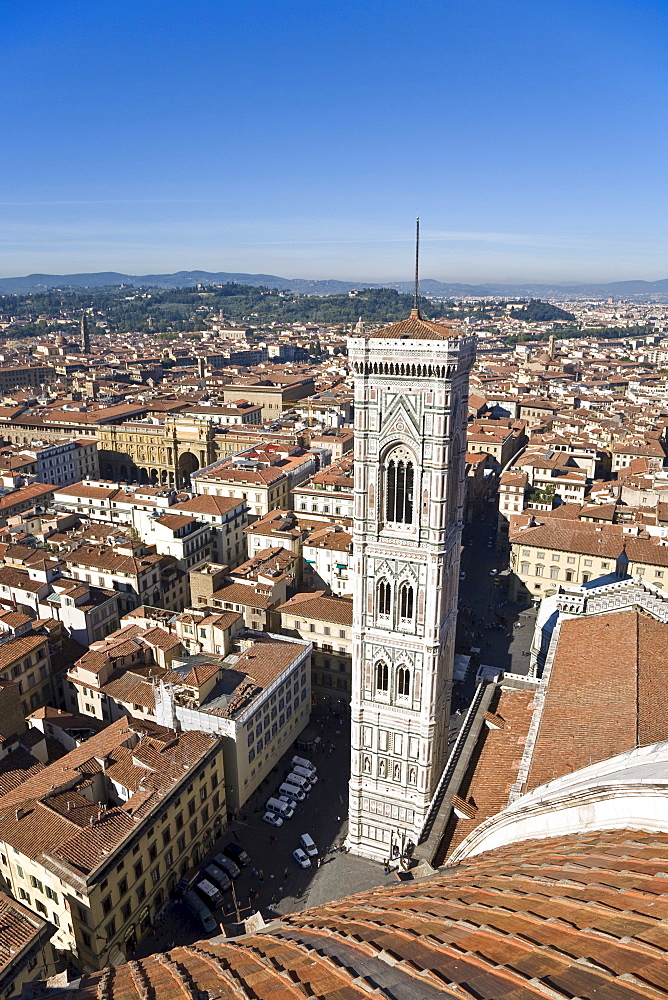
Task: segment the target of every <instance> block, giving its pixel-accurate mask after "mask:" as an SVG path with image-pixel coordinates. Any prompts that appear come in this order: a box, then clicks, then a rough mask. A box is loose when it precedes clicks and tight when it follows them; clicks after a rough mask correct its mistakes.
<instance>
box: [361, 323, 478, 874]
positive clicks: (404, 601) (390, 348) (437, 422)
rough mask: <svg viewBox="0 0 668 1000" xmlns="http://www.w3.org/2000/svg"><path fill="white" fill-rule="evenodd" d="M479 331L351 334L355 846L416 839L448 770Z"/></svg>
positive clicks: (410, 326) (382, 847)
mask: <svg viewBox="0 0 668 1000" xmlns="http://www.w3.org/2000/svg"><path fill="white" fill-rule="evenodd" d="M474 355H475V339H474V337H472V336H460V335H459V334H458V331H456V330H454V329H453V328H451V327H447V326H444V325H442V324H439V323H432V322H428V321H425V320H423V319H422V318H421V316H420V313H419V311H418V310H413V312H412V314H411V317H410V319H407V320H403V321H402V322H400V323H395V324H393V325H392V326H389V327H386V328H385V329H383V330H380V331H378V332H376V333H374V334H369V335H365V334H364V332H363V331H359V335H357V336H355V337H352V338H351V339H350V340H349V356H350V361H351V365H352V370H353V372H354V376H355V487H354V493H355V510H354V540H353V545H354V573H355V591H354V616H353V636H354V640H353V642H354V645H353V680H352V760H351V779H350V817H349V833H348V845H349V848H350V850H351V851H352V852H354V853H356V854H361V855H365V856H367V857H370V858H375V859H378V860H384V859H387V858H390V857H396V856H397V855H399V854H402V853H403V852H404V851H405V850H406V849H407V848H408V849H410V844H411V843H412V844H416V843H417V840H418V837H419V834H420V831H421V829H422V827H423V824H424V822H425V818H426V816H427V813H428V811H429V806H430V803H431V800H432V798H433V795H434V792H435V790H436V787H437V784H438V781H439V778H440V776H441V773H442V771H443V768H444V764H445V759H446V750H447V733H448V713H449V706H450V692H451V685H452V664H453V656H454V643H455V622H456V614H457V588H458V577H459V550H460V536H461V526H462V514H463V504H464V492H465V489H464V455H465V452H466V421H467V397H468V378H469V371H470V368H471V365H472V363H473V360H474Z"/></svg>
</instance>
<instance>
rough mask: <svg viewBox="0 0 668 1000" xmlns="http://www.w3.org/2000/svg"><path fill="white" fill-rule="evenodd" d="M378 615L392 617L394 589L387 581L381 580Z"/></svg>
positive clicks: (378, 592)
mask: <svg viewBox="0 0 668 1000" xmlns="http://www.w3.org/2000/svg"><path fill="white" fill-rule="evenodd" d="M377 595H378V596H377V599H378V614H379V615H388V616H389V615H390V613H391V606H392V605H391V602H392V588H391V587H390V584H389V583H388V582H387V580H381V581H380V583H379V584H378V590H377Z"/></svg>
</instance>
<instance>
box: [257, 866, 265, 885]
mask: <svg viewBox="0 0 668 1000" xmlns="http://www.w3.org/2000/svg"><path fill="white" fill-rule="evenodd" d="M258 875H259V876H260V882H264V872H263V871H262V869H261V868H260V870H259V872H258Z"/></svg>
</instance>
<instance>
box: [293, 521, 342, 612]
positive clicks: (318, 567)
mask: <svg viewBox="0 0 668 1000" xmlns="http://www.w3.org/2000/svg"><path fill="white" fill-rule="evenodd" d="M302 559H303V582H304V586H305V587H312V588H313V589H314V590H320V589H322V588H323V587H324V588H325V589H326V590H328V591H331V593H332V594H337V595H339V596H343V595H344V594H349V595H351V594H352V592H353V580H352V574H353V538H352V534H351V533H350V532H348V531H345V530H344V529H343V528H342V526H341V525H340V524H331V525H330V524H326V525H321V526H320V527H318V528H316V529H315V530H314V531H311V532H310V533H309V535H308V536H307V537H306V538H305V539H304V542H303V546H302Z"/></svg>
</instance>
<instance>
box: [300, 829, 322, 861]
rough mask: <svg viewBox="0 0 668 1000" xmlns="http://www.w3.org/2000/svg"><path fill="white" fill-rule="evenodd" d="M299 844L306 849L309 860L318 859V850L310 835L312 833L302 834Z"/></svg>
mask: <svg viewBox="0 0 668 1000" xmlns="http://www.w3.org/2000/svg"><path fill="white" fill-rule="evenodd" d="M299 843H300V844H301V846H302V847H303V848H304V850H305V851H306V853H307V854H308V856H309V858H317V856H318V848H317V847H316V846H315V843H314V841H313V837H312V836H311V835H310V833H302V835H301V837H300V838H299Z"/></svg>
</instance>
